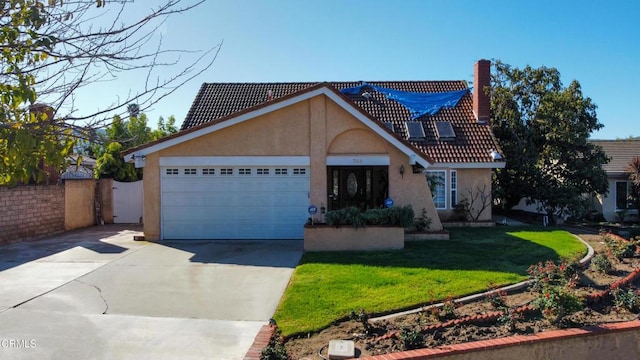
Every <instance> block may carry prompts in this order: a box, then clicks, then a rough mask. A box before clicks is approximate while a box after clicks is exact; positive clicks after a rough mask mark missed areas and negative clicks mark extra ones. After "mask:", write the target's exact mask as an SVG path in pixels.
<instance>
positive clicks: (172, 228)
mask: <svg viewBox="0 0 640 360" xmlns="http://www.w3.org/2000/svg"><path fill="white" fill-rule="evenodd" d="M161 172H162V176H161V179H162V183H161V188H162V199H161V201H162V237H163V238H164V239H302V237H303V231H304V228H303V226H304V223H305V221H306V220H307V218H308V216H309V215H308V213H307V209H308V206H309V184H310V182H309V168H308V167H301V166H204V167H203V166H165V167H162V168H161Z"/></svg>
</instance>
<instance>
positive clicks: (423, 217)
mask: <svg viewBox="0 0 640 360" xmlns="http://www.w3.org/2000/svg"><path fill="white" fill-rule="evenodd" d="M413 225H414V226H415V227H416V230H418V231H425V230H427V229H428V228H430V227H431V219H430V218H429V217H428V216H427V209H425V208H422V212H421V213H420V217H418V218H416V219H415V220H414V222H413Z"/></svg>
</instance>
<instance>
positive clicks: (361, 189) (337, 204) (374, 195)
mask: <svg viewBox="0 0 640 360" xmlns="http://www.w3.org/2000/svg"><path fill="white" fill-rule="evenodd" d="M327 175H328V176H327V178H328V183H329V184H328V185H329V186H328V187H329V189H328V194H329V210H336V209H342V208H345V207H349V206H357V207H359V208H363V209H366V208H376V207H381V206H382V205H383V204H384V200H385V199H386V198H387V196H388V192H389V186H388V182H389V176H388V167H387V166H330V167H328V174H327Z"/></svg>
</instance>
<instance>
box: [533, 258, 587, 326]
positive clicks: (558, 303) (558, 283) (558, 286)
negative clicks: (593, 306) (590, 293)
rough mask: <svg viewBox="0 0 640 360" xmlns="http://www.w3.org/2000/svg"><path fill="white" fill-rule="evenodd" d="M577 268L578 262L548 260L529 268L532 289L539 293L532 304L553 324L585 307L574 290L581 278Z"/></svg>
mask: <svg viewBox="0 0 640 360" xmlns="http://www.w3.org/2000/svg"><path fill="white" fill-rule="evenodd" d="M577 268H578V265H576V264H568V263H566V262H561V263H559V264H556V263H554V262H553V261H546V262H545V263H541V262H540V263H538V264H536V265H532V266H530V267H529V269H528V270H527V272H528V273H529V279H530V280H531V285H530V290H531V291H533V292H535V293H537V296H536V299H535V300H534V301H533V302H532V305H533V306H534V307H536V308H538V309H539V310H540V311H541V312H542V315H543V316H544V317H545V318H546V319H548V320H549V322H550V323H552V324H557V323H559V322H560V321H561V320H562V319H563V318H564V317H565V316H568V315H571V314H573V313H575V312H576V311H579V310H581V309H582V308H583V307H584V304H585V302H584V300H583V299H581V298H579V297H578V296H577V295H576V294H575V292H574V291H573V288H574V287H575V286H576V285H577V283H578V280H579V276H578V271H577Z"/></svg>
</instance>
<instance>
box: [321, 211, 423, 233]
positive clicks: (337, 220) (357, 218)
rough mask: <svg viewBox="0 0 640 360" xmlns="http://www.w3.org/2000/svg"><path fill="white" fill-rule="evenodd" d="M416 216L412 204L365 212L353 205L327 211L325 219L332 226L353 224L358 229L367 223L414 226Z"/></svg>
mask: <svg viewBox="0 0 640 360" xmlns="http://www.w3.org/2000/svg"><path fill="white" fill-rule="evenodd" d="M414 216H415V214H414V212H413V209H412V208H411V206H410V205H407V206H404V207H396V206H394V207H390V208H388V209H368V210H366V211H364V212H363V211H362V210H360V209H359V208H357V207H355V206H352V207H348V208H344V209H340V210H331V211H327V213H326V214H325V216H324V220H325V222H326V223H327V225H330V226H335V227H340V226H342V225H352V226H353V227H355V228H356V229H357V228H360V227H364V226H367V225H382V226H402V227H411V226H413V221H414Z"/></svg>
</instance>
